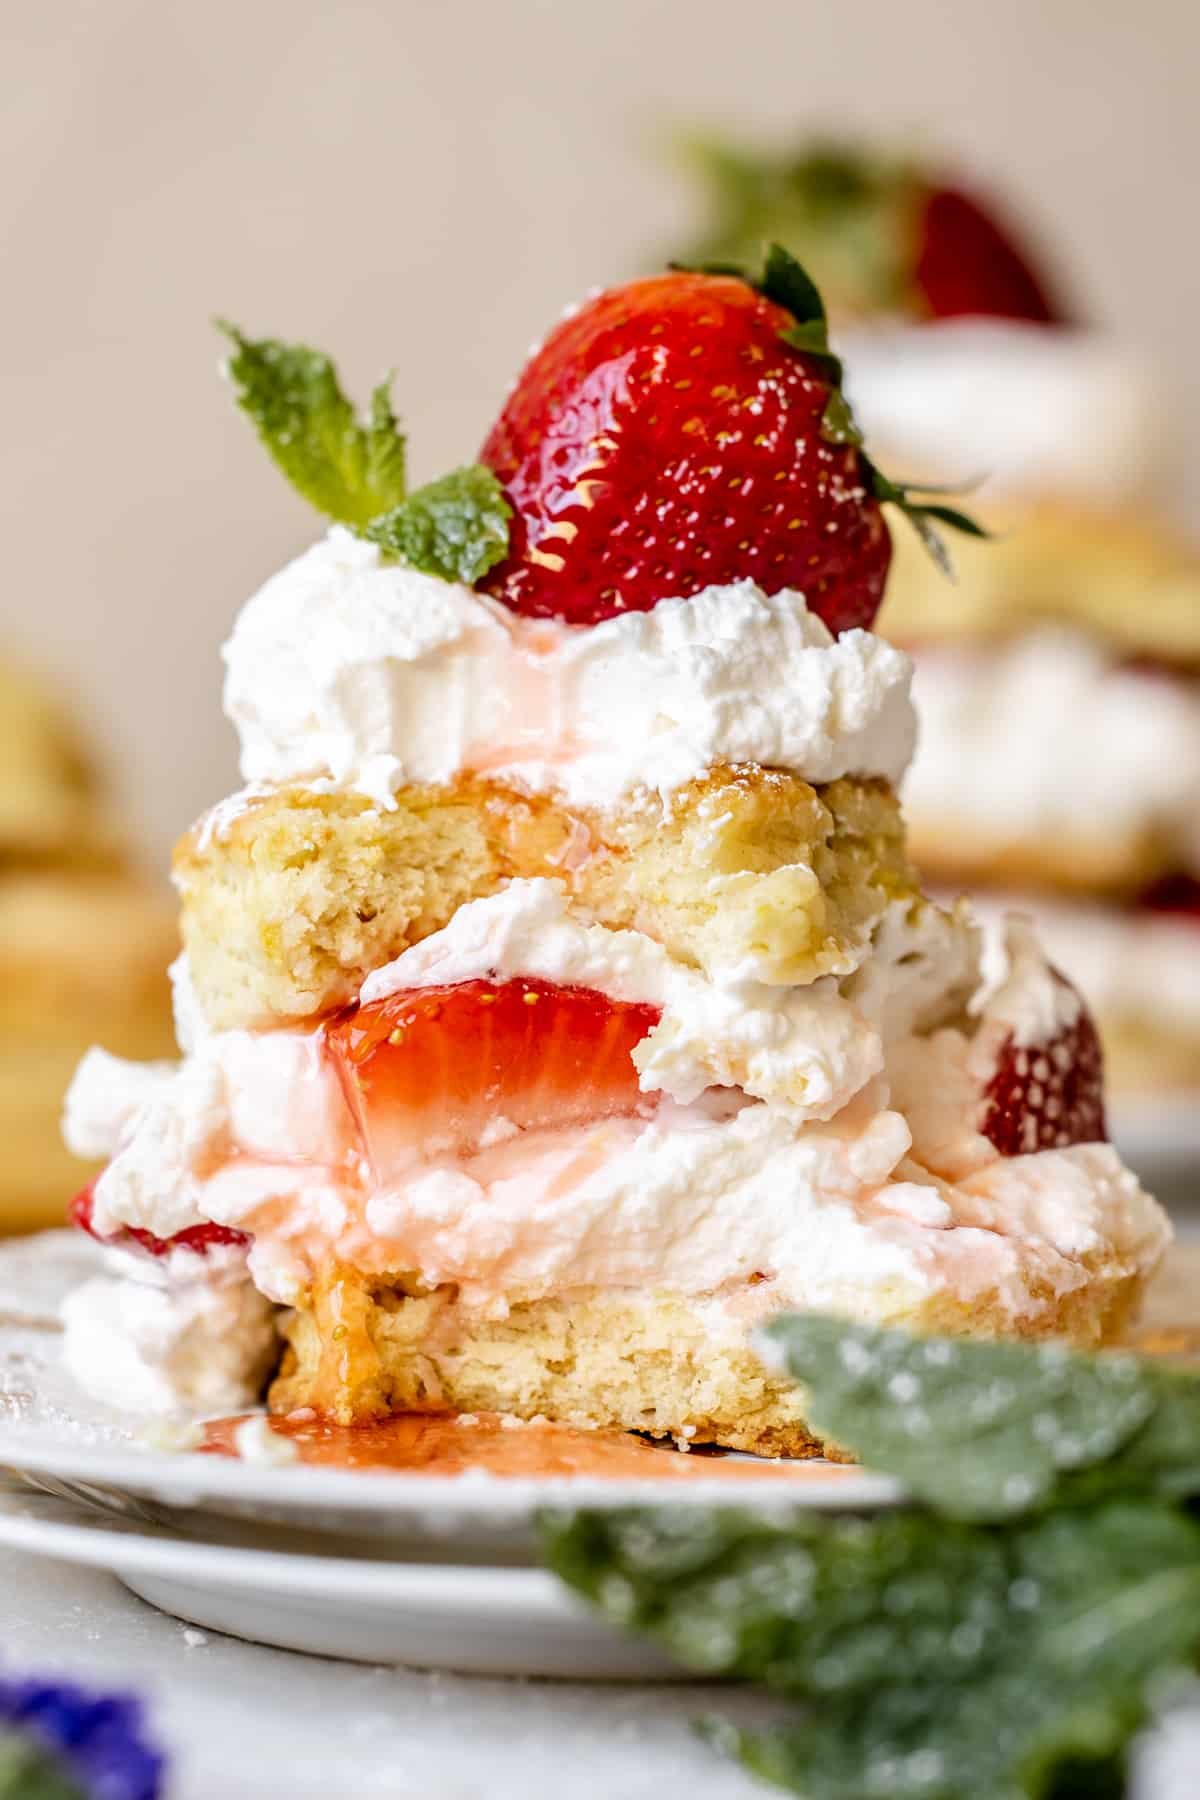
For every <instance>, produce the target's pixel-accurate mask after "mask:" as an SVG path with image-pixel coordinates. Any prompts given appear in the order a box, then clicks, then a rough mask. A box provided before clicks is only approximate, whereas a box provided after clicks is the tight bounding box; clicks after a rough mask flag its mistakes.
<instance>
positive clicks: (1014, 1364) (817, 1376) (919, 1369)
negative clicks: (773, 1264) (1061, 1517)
mask: <svg viewBox="0 0 1200 1800" xmlns="http://www.w3.org/2000/svg"><path fill="white" fill-rule="evenodd" d="M763 1336H764V1338H765V1339H766V1340H767V1341H768V1342H769V1343H771V1344H773V1345H775V1346H777V1347H778V1349H779V1351H780V1352H781V1353H782V1356H783V1360H784V1362H785V1364H786V1366H787V1369H788V1370H789V1372H790V1373H791V1374H792V1375H793V1376H795V1378H796V1380H797V1381H798V1382H801V1383H802V1384H803V1385H804V1387H805V1388H806V1389H807V1390H808V1395H809V1400H808V1418H809V1422H810V1424H811V1425H812V1426H813V1429H814V1430H816V1431H817V1432H818V1433H820V1434H821V1435H822V1436H826V1437H829V1438H832V1439H833V1440H834V1441H835V1442H837V1443H840V1444H844V1445H845V1446H847V1447H848V1448H849V1449H851V1450H853V1451H854V1453H855V1455H856V1456H859V1457H861V1459H862V1460H863V1461H864V1462H865V1463H867V1464H868V1465H869V1466H870V1467H871V1468H874V1469H879V1470H882V1471H884V1472H885V1473H887V1474H890V1475H896V1476H898V1477H899V1478H900V1479H901V1481H903V1482H904V1483H905V1485H906V1487H907V1488H908V1489H909V1491H910V1492H911V1493H912V1494H913V1495H915V1496H916V1497H917V1498H918V1499H921V1500H924V1501H926V1502H928V1503H929V1504H930V1505H933V1506H936V1507H937V1508H938V1509H939V1510H940V1511H942V1512H944V1513H948V1514H950V1515H951V1516H953V1517H955V1518H964V1519H1003V1518H1009V1517H1012V1516H1014V1515H1016V1514H1018V1513H1021V1512H1026V1511H1029V1510H1030V1509H1031V1508H1033V1507H1036V1506H1039V1505H1042V1504H1044V1503H1045V1501H1046V1500H1047V1499H1048V1498H1050V1497H1051V1496H1052V1495H1053V1494H1054V1493H1055V1489H1056V1486H1057V1484H1058V1482H1059V1478H1060V1476H1062V1475H1063V1474H1065V1473H1066V1472H1068V1471H1072V1470H1079V1469H1085V1468H1088V1467H1090V1466H1092V1465H1095V1464H1099V1463H1103V1462H1106V1461H1107V1460H1108V1459H1109V1458H1111V1457H1112V1456H1113V1455H1114V1453H1115V1452H1117V1451H1118V1450H1120V1449H1122V1448H1123V1447H1125V1446H1126V1445H1128V1444H1129V1443H1130V1441H1131V1440H1132V1439H1133V1438H1134V1437H1135V1435H1136V1434H1137V1432H1138V1431H1139V1429H1140V1428H1141V1427H1142V1426H1144V1425H1145V1424H1146V1423H1147V1421H1148V1420H1149V1419H1150V1418H1151V1416H1152V1415H1153V1414H1154V1412H1155V1410H1156V1409H1157V1407H1158V1405H1159V1403H1160V1396H1161V1393H1162V1384H1163V1374H1162V1372H1161V1371H1156V1370H1152V1369H1150V1368H1149V1367H1147V1366H1146V1365H1144V1364H1142V1363H1140V1362H1139V1361H1138V1360H1137V1358H1136V1357H1133V1356H1127V1355H1109V1356H1084V1355H1080V1354H1073V1353H1071V1352H1070V1351H1067V1350H1065V1349H1063V1348H1062V1347H1061V1346H1060V1345H1057V1344H1045V1345H1024V1344H1013V1343H993V1342H986V1341H984V1340H976V1339H970V1338H916V1337H912V1336H910V1335H909V1333H908V1332H905V1331H888V1330H884V1329H881V1328H879V1327H874V1326H867V1325H854V1324H849V1323H847V1322H846V1321H844V1320H840V1319H832V1318H826V1317H823V1316H821V1315H807V1316H805V1315H799V1314H794V1315H792V1316H790V1317H787V1318H781V1319H776V1320H773V1321H772V1322H771V1324H769V1325H768V1326H766V1327H765V1328H764V1332H763ZM1176 1379H1179V1378H1178V1377H1176ZM1196 1391H1197V1393H1198V1394H1200V1387H1197V1390H1196ZM1198 1448H1200V1446H1198Z"/></svg>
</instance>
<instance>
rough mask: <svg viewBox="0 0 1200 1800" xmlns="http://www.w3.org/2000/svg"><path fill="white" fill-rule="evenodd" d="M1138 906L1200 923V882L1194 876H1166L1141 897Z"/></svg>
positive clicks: (1149, 910)
mask: <svg viewBox="0 0 1200 1800" xmlns="http://www.w3.org/2000/svg"><path fill="white" fill-rule="evenodd" d="M1138 905H1139V906H1140V907H1144V908H1145V910H1146V911H1147V912H1157V913H1170V914H1172V915H1173V916H1174V917H1176V918H1182V919H1194V920H1195V921H1197V923H1200V881H1198V880H1197V879H1196V877H1195V876H1194V875H1164V876H1163V877H1162V878H1161V880H1159V881H1156V882H1154V884H1153V885H1152V886H1151V887H1148V888H1147V889H1146V890H1145V892H1144V893H1143V894H1141V895H1140V896H1139V898H1138Z"/></svg>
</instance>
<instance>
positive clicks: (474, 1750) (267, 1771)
mask: <svg viewBox="0 0 1200 1800" xmlns="http://www.w3.org/2000/svg"><path fill="white" fill-rule="evenodd" d="M197 1640H199V1641H197ZM0 1667H3V1668H5V1669H6V1671H10V1670H11V1671H16V1670H21V1671H22V1672H26V1673H35V1672H36V1673H43V1672H58V1671H65V1672H69V1673H71V1674H74V1675H78V1676H80V1677H82V1678H84V1679H87V1680H89V1681H93V1682H102V1683H104V1684H105V1685H107V1686H120V1685H121V1684H128V1685H130V1686H132V1687H135V1688H137V1689H138V1690H139V1691H140V1692H142V1693H143V1694H144V1695H145V1696H146V1698H147V1700H148V1701H149V1703H150V1706H151V1710H152V1717H153V1721H154V1724H155V1725H156V1727H157V1729H158V1735H159V1737H160V1738H161V1740H162V1742H163V1744H164V1746H165V1747H166V1748H167V1749H168V1750H169V1751H170V1753H171V1758H172V1768H173V1781H172V1783H171V1785H170V1787H169V1790H168V1792H169V1795H170V1800H318V1797H319V1800H343V1796H345V1797H346V1800H349V1796H350V1795H353V1796H354V1800H382V1797H383V1796H387V1800H393V1797H394V1800H542V1797H543V1796H545V1797H547V1800H549V1797H551V1796H553V1800H672V1796H675V1795H679V1794H686V1795H687V1796H688V1800H754V1797H761V1796H762V1795H763V1793H764V1791H765V1790H764V1789H763V1788H762V1787H761V1786H760V1785H759V1784H758V1783H756V1782H753V1781H751V1780H750V1779H749V1778H748V1777H747V1776H745V1775H743V1774H742V1773H741V1772H740V1771H739V1770H738V1769H736V1768H734V1767H731V1766H730V1765H729V1764H728V1763H726V1762H724V1761H723V1760H722V1759H721V1758H720V1757H719V1756H718V1755H717V1754H716V1752H714V1751H713V1750H711V1749H709V1748H708V1746H707V1745H705V1744H703V1743H701V1742H700V1741H698V1740H697V1739H696V1738H695V1737H694V1735H693V1734H692V1731H691V1729H690V1721H691V1720H692V1719H693V1718H694V1717H695V1716H696V1715H697V1714H698V1713H700V1712H703V1711H706V1710H712V1709H713V1708H714V1705H715V1704H719V1705H720V1706H721V1707H722V1709H723V1710H724V1711H725V1712H726V1713H737V1714H739V1715H740V1716H742V1717H746V1718H748V1717H750V1716H752V1714H753V1711H754V1710H755V1709H756V1707H757V1704H758V1703H757V1702H756V1701H755V1700H754V1698H753V1697H752V1696H749V1695H736V1694H734V1695H729V1694H722V1693H721V1692H719V1691H718V1690H717V1689H715V1688H712V1687H708V1688H702V1687H692V1686H689V1687H671V1686H664V1687H653V1686H646V1687H625V1686H616V1685H607V1684H595V1685H585V1684H582V1683H550V1682H532V1681H511V1682H509V1681H493V1680H483V1679H480V1678H475V1677H469V1676H461V1675H439V1674H426V1673H418V1672H414V1671H409V1670H405V1669H375V1668H365V1667H362V1666H360V1665H358V1664H354V1663H339V1662H331V1661H326V1660H324V1659H323V1658H320V1657H310V1656H298V1655H293V1654H292V1653H290V1652H288V1651H284V1650H268V1649H264V1648H260V1647H258V1646H256V1645H252V1644H244V1643H241V1642H240V1641H239V1640H237V1639H235V1638H227V1637H222V1636H220V1635H219V1634H218V1633H216V1632H204V1633H198V1632H196V1631H195V1630H193V1629H191V1628H190V1627H185V1626H183V1625H182V1624H180V1623H179V1622H178V1621H177V1620H174V1619H170V1618H168V1617H166V1616H165V1615H164V1614H162V1613H159V1612H156V1611H155V1610H154V1608H152V1607H150V1606H147V1605H146V1604H145V1603H144V1602H143V1601H141V1600H137V1599H135V1598H134V1597H133V1595H132V1594H129V1593H127V1592H126V1590H125V1589H124V1588H123V1587H121V1585H120V1584H119V1583H118V1582H117V1581H116V1580H115V1579H114V1578H113V1577H111V1576H108V1575H103V1574H98V1573H95V1572H93V1571H91V1570H87V1569H78V1568H71V1567H68V1566H67V1565H65V1564H62V1563H55V1562H51V1561H48V1560H46V1559H43V1558H40V1557H39V1558H31V1557H25V1556H21V1555H19V1554H17V1553H14V1552H12V1551H7V1550H5V1551H0ZM351 1772H352V1775H351Z"/></svg>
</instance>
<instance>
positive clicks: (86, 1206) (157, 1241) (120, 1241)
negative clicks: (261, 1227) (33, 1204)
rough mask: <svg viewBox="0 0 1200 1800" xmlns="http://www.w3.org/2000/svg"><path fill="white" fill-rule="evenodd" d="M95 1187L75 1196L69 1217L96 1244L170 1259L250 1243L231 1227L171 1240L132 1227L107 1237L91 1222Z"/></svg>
mask: <svg viewBox="0 0 1200 1800" xmlns="http://www.w3.org/2000/svg"><path fill="white" fill-rule="evenodd" d="M95 1188H96V1183H95V1182H94V1181H89V1183H88V1185H87V1186H86V1187H85V1188H83V1189H82V1190H81V1192H79V1193H78V1194H76V1196H75V1198H74V1199H73V1200H72V1201H71V1203H70V1205H69V1206H68V1208H67V1217H68V1219H69V1220H70V1222H71V1224H72V1225H74V1226H76V1227H77V1228H78V1229H79V1230H80V1231H86V1232H87V1234H88V1236H89V1237H94V1238H95V1239H96V1241H97V1243H101V1244H112V1245H113V1246H114V1247H116V1248H120V1247H122V1246H128V1245H129V1244H130V1243H134V1244H138V1245H139V1246H140V1247H141V1248H142V1249H143V1250H147V1251H149V1253H150V1255H151V1256H167V1255H169V1254H170V1252H171V1251H172V1250H194V1251H196V1252H197V1254H198V1255H203V1254H204V1252H205V1251H206V1250H214V1249H216V1248H217V1246H218V1245H221V1244H232V1245H235V1246H241V1245H245V1244H248V1243H249V1242H250V1239H249V1238H248V1237H247V1236H246V1233H245V1232H244V1231H234V1230H232V1229H231V1227H229V1226H228V1225H190V1226H189V1227H188V1229H187V1230H186V1231H179V1232H176V1234H175V1236H174V1237H170V1238H160V1237H155V1235H154V1233H153V1232H152V1231H143V1230H141V1229H140V1227H138V1226H135V1225H129V1226H126V1227H125V1228H124V1230H122V1231H118V1232H116V1233H114V1234H113V1235H112V1236H109V1237H105V1236H103V1235H102V1234H101V1233H100V1232H98V1231H97V1230H96V1228H95V1225H94V1224H93V1221H92V1213H93V1209H94V1206H95Z"/></svg>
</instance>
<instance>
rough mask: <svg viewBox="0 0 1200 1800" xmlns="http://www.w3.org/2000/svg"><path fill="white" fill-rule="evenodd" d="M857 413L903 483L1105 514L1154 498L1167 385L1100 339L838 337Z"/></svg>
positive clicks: (1035, 331) (1005, 325) (968, 325)
mask: <svg viewBox="0 0 1200 1800" xmlns="http://www.w3.org/2000/svg"><path fill="white" fill-rule="evenodd" d="M839 349H840V350H841V352H842V354H843V355H844V356H845V358H846V381H847V389H848V393H849V396H850V400H851V403H852V405H853V407H854V409H855V412H856V414H857V415H858V419H859V422H860V423H861V425H862V426H863V429H864V432H865V434H866V437H867V441H868V442H869V443H870V444H871V446H872V451H873V453H875V454H877V455H879V456H881V457H882V458H883V459H884V461H885V464H886V465H887V466H891V465H892V464H895V466H896V468H897V470H898V474H899V475H900V476H905V477H908V478H912V477H913V476H921V477H925V478H926V479H930V480H933V479H940V480H942V481H952V482H953V481H967V482H976V481H978V482H980V483H981V485H982V491H983V492H984V493H985V494H993V493H994V494H997V495H1000V494H1020V495H1040V494H1043V493H1049V494H1053V495H1055V496H1058V497H1060V498H1063V499H1067V500H1077V501H1084V502H1093V503H1095V504H1097V505H1111V504H1114V503H1117V502H1120V501H1123V500H1124V501H1136V500H1137V499H1139V498H1141V497H1142V496H1147V495H1150V494H1152V493H1153V492H1154V491H1155V490H1156V489H1160V487H1161V480H1162V477H1163V475H1164V472H1165V471H1166V468H1167V466H1168V463H1169V459H1170V457H1171V455H1172V453H1173V450H1174V444H1173V441H1172V435H1171V433H1170V432H1169V431H1166V432H1164V429H1163V419H1164V417H1166V416H1168V415H1169V412H1170V408H1169V406H1168V405H1167V403H1166V397H1165V395H1164V393H1163V390H1162V385H1161V383H1160V382H1159V381H1158V379H1157V378H1156V377H1155V375H1154V373H1153V371H1152V369H1151V368H1150V367H1149V365H1148V364H1147V363H1146V362H1145V360H1144V358H1142V357H1141V356H1140V355H1139V354H1138V353H1137V352H1136V351H1134V350H1133V349H1131V348H1130V347H1129V346H1127V345H1122V344H1119V343H1116V342H1114V341H1113V340H1112V339H1111V338H1109V337H1107V336H1105V335H1104V334H1103V333H1101V332H1097V331H1081V330H1075V329H1071V328H1066V327H1048V326H1045V325H1028V324H1022V323H1020V322H1018V321H1014V320H997V319H946V320H942V321H940V322H938V323H934V324H928V325H919V326H897V327H894V328H884V329H880V330H869V331H857V332H853V333H846V334H843V336H842V338H841V341H840V343H839Z"/></svg>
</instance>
